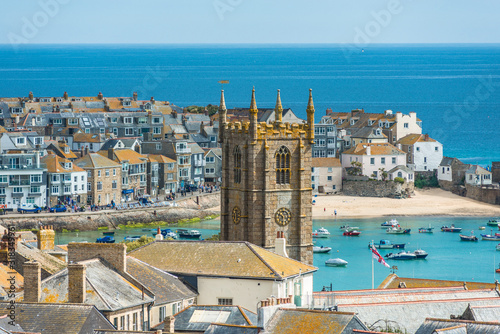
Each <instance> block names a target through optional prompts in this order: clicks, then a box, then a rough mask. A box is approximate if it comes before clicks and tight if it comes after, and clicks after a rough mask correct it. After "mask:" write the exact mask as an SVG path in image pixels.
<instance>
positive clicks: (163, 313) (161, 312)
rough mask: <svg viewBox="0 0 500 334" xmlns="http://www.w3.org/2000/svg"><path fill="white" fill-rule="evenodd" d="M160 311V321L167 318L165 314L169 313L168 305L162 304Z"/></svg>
mask: <svg viewBox="0 0 500 334" xmlns="http://www.w3.org/2000/svg"><path fill="white" fill-rule="evenodd" d="M158 311H159V313H160V314H159V318H160V322H162V321H163V319H165V316H166V314H167V307H166V306H162V307H160V309H159V310H158Z"/></svg>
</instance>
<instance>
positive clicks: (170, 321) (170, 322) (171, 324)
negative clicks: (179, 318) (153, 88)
mask: <svg viewBox="0 0 500 334" xmlns="http://www.w3.org/2000/svg"><path fill="white" fill-rule="evenodd" d="M163 331H164V332H165V333H175V318H174V316H173V315H171V316H168V317H166V318H165V319H164V320H163Z"/></svg>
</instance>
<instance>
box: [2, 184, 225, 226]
mask: <svg viewBox="0 0 500 334" xmlns="http://www.w3.org/2000/svg"><path fill="white" fill-rule="evenodd" d="M176 203H177V206H175V207H156V208H141V209H131V210H124V211H119V210H102V211H96V212H78V213H55V214H54V213H50V214H49V213H41V214H29V215H4V216H0V225H3V226H7V225H14V226H15V227H16V229H17V230H20V229H36V228H39V226H40V225H52V226H54V230H56V231H62V230H63V229H66V230H80V231H95V230H97V228H98V227H108V228H110V229H114V228H116V227H117V226H118V225H127V224H131V223H153V222H172V223H173V222H177V221H179V220H181V219H192V218H204V217H207V216H210V215H216V214H219V213H220V209H219V205H220V193H213V194H203V195H201V196H193V197H190V198H186V199H179V200H177V201H176Z"/></svg>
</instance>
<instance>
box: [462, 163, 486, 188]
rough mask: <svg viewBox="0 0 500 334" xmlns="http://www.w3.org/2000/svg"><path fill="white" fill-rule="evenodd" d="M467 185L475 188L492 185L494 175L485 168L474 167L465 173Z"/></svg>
mask: <svg viewBox="0 0 500 334" xmlns="http://www.w3.org/2000/svg"><path fill="white" fill-rule="evenodd" d="M465 183H466V184H470V185H474V186H485V185H491V184H492V173H491V172H490V171H488V170H486V169H484V168H483V167H480V166H478V165H473V166H472V167H471V168H469V169H468V170H467V171H466V172H465Z"/></svg>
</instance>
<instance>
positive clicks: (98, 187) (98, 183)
mask: <svg viewBox="0 0 500 334" xmlns="http://www.w3.org/2000/svg"><path fill="white" fill-rule="evenodd" d="M97 190H98V191H99V190H102V182H101V181H99V182H97Z"/></svg>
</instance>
